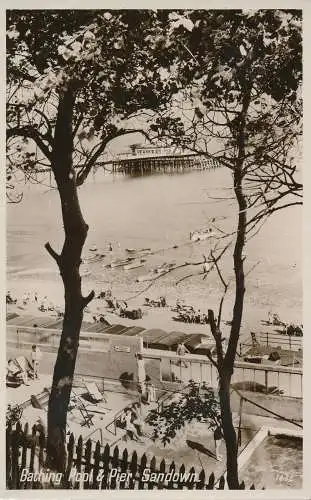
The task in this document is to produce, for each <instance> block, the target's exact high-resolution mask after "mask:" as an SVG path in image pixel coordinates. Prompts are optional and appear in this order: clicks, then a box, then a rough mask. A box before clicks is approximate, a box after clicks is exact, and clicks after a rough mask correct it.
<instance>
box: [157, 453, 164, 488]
mask: <svg viewBox="0 0 311 500" xmlns="http://www.w3.org/2000/svg"><path fill="white" fill-rule="evenodd" d="M160 473H163V474H164V477H165V460H164V458H163V459H162V460H161V463H160ZM163 486H164V481H159V483H158V489H159V490H162V489H163Z"/></svg>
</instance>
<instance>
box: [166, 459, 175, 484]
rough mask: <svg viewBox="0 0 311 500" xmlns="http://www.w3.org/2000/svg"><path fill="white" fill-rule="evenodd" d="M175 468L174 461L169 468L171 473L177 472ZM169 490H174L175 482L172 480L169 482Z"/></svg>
mask: <svg viewBox="0 0 311 500" xmlns="http://www.w3.org/2000/svg"><path fill="white" fill-rule="evenodd" d="M175 468H176V467H175V462H174V460H173V462H171V465H170V466H169V472H171V471H174V472H175ZM174 472H173V473H174ZM167 489H168V490H173V489H174V483H173V481H172V480H170V481H169V482H168V485H167Z"/></svg>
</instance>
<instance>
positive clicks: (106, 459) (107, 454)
mask: <svg viewBox="0 0 311 500" xmlns="http://www.w3.org/2000/svg"><path fill="white" fill-rule="evenodd" d="M109 463H110V446H109V444H106V446H105V449H104V453H103V470H104V473H103V479H102V482H101V486H100V489H103V490H106V489H107V486H108V476H109Z"/></svg>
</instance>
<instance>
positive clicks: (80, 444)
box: [74, 436, 83, 490]
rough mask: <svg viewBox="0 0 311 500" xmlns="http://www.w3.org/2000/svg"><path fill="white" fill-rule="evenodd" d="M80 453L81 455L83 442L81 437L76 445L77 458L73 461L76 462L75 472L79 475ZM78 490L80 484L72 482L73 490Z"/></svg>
mask: <svg viewBox="0 0 311 500" xmlns="http://www.w3.org/2000/svg"><path fill="white" fill-rule="evenodd" d="M82 453H83V440H82V436H79V439H78V444H77V458H76V460H75V462H76V469H77V472H80V473H81V463H82ZM79 488H80V484H79V482H78V481H76V480H75V481H74V489H75V490H78V489H79Z"/></svg>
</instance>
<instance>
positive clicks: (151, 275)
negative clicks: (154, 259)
mask: <svg viewBox="0 0 311 500" xmlns="http://www.w3.org/2000/svg"><path fill="white" fill-rule="evenodd" d="M165 273H166V271H161V272H159V273H155V272H152V273H148V274H144V275H143V276H138V278H137V280H136V281H137V282H138V283H142V282H143V281H153V280H155V279H156V278H159V277H160V276H162V274H165Z"/></svg>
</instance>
